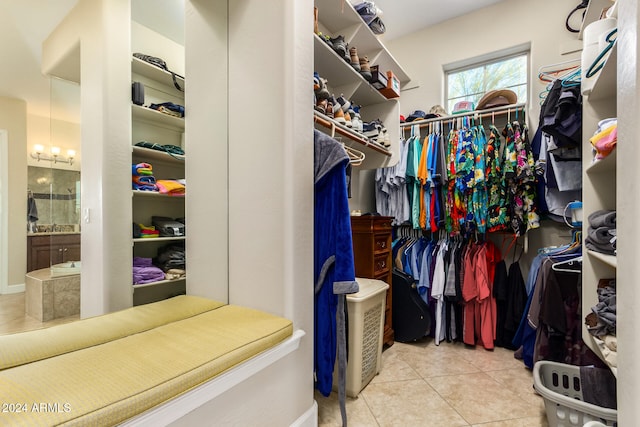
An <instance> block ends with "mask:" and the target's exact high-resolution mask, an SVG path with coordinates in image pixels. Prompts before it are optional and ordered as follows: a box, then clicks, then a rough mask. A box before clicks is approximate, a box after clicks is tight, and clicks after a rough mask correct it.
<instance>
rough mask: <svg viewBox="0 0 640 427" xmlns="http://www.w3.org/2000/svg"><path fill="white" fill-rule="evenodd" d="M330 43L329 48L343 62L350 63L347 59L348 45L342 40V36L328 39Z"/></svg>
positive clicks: (348, 58) (349, 59)
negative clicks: (330, 47) (331, 48)
mask: <svg viewBox="0 0 640 427" xmlns="http://www.w3.org/2000/svg"><path fill="white" fill-rule="evenodd" d="M329 41H330V42H331V46H332V47H333V50H334V51H335V52H336V53H337V54H338V55H340V56H341V57H342V58H343V59H344V60H345V61H347V62H350V61H351V58H350V57H349V44H348V43H347V42H346V41H345V40H344V36H341V35H339V36H337V37H334V38H331V39H329Z"/></svg>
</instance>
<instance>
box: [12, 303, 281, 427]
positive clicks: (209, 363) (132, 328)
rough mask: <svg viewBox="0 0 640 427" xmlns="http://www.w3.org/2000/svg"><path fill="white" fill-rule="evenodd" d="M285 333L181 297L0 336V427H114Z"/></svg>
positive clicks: (267, 322) (241, 312)
mask: <svg viewBox="0 0 640 427" xmlns="http://www.w3.org/2000/svg"><path fill="white" fill-rule="evenodd" d="M292 332H293V325H292V322H291V321H290V320H287V319H284V318H281V317H278V316H274V315H271V314H268V313H265V312H261V311H258V310H254V309H250V308H246V307H240V306H234V305H225V304H222V303H220V302H217V301H212V300H208V299H205V298H200V297H193V296H186V295H183V296H178V297H174V298H171V299H169V300H165V301H161V302H157V303H153V304H147V305H143V306H138V307H133V308H130V309H126V310H122V311H118V312H114V313H110V314H106V315H103V316H97V317H92V318H87V319H83V320H79V321H76V322H73V323H67V324H62V325H58V326H53V327H50V328H47V329H40V330H35V331H29V332H23V333H19V334H13V335H4V336H0V402H2V404H3V406H6V408H5V407H3V408H0V411H1V412H0V425H25V426H33V425H58V424H63V425H114V424H118V423H121V422H123V421H125V420H127V419H130V418H131V417H134V416H136V415H138V414H141V413H143V412H145V411H147V410H149V409H151V408H154V407H157V406H158V405H161V404H163V403H164V402H167V401H169V400H171V399H173V398H175V397H177V396H180V395H182V394H184V393H186V392H188V391H189V390H192V389H194V388H196V387H198V386H200V385H201V384H203V383H205V382H207V381H210V380H211V379H214V378H215V377H216V376H218V375H219V374H221V373H223V372H225V371H227V370H229V369H230V368H232V367H234V366H236V365H238V364H240V363H242V362H244V361H247V360H248V359H251V358H252V357H253V356H255V355H257V354H259V353H261V352H263V351H265V350H267V349H269V348H271V347H273V346H276V345H278V344H279V343H281V342H283V341H285V340H287V339H288V338H289V337H290V336H291V335H292ZM3 409H4V411H2V410H3Z"/></svg>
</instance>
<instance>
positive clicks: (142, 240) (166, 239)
mask: <svg viewBox="0 0 640 427" xmlns="http://www.w3.org/2000/svg"><path fill="white" fill-rule="evenodd" d="M176 240H187V236H178V237H135V238H134V239H133V243H152V242H171V241H176Z"/></svg>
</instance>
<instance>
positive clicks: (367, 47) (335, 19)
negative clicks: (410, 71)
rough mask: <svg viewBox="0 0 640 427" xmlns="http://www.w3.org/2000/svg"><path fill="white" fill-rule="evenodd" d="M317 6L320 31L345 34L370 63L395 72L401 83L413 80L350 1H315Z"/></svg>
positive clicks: (331, 34)
mask: <svg viewBox="0 0 640 427" xmlns="http://www.w3.org/2000/svg"><path fill="white" fill-rule="evenodd" d="M315 5H316V7H317V8H318V24H319V26H320V31H322V32H323V33H324V34H326V35H328V36H331V37H336V36H338V35H342V36H344V38H345V40H346V42H347V43H349V46H355V47H356V48H357V49H358V56H365V55H366V56H368V58H369V61H370V63H371V65H376V64H377V65H379V66H380V70H381V71H383V72H386V71H387V70H391V71H393V74H394V75H395V76H396V77H397V78H398V80H399V81H400V85H401V86H404V85H405V84H406V83H408V82H409V81H410V80H411V79H410V78H409V76H408V75H407V73H406V72H405V71H404V69H403V68H402V67H401V66H400V64H399V63H398V61H396V59H395V58H394V57H393V56H392V55H391V54H390V53H389V51H388V50H387V48H386V47H385V46H384V44H383V43H382V41H380V39H379V38H378V36H376V35H375V34H374V33H373V32H372V31H371V29H370V28H369V26H367V25H366V24H365V23H364V21H363V20H362V18H361V17H360V15H359V14H358V12H356V10H355V9H354V8H353V6H352V5H351V3H349V2H348V1H338V0H315ZM321 75H322V74H321Z"/></svg>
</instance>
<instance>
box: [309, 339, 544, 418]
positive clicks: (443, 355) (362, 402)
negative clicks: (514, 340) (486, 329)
mask: <svg viewBox="0 0 640 427" xmlns="http://www.w3.org/2000/svg"><path fill="white" fill-rule="evenodd" d="M532 385H533V377H532V374H531V371H529V370H528V369H526V368H525V367H524V364H523V363H522V362H521V361H520V360H516V359H514V358H513V352H512V351H509V350H505V349H503V348H496V349H495V350H494V351H486V350H484V349H482V348H476V349H470V348H468V347H465V346H464V345H463V344H461V343H455V344H454V343H441V344H440V345H439V346H436V345H435V344H434V343H433V341H432V340H431V339H425V340H424V341H421V342H418V343H412V344H403V343H399V342H396V343H395V344H394V345H393V346H391V347H389V348H387V349H386V350H384V351H383V353H382V370H381V372H380V374H378V375H377V376H376V377H374V378H373V380H371V382H370V383H369V384H368V385H367V386H366V387H365V389H364V390H363V391H362V392H361V393H360V395H359V396H358V398H356V399H353V398H349V397H348V398H347V420H348V424H349V426H351V427H356V426H366V427H369V426H372V427H374V426H375V427H377V426H380V427H383V426H403V427H404V426H425V427H440V426H441V427H454V426H482V427H547V426H548V424H547V419H546V414H545V410H544V402H543V399H542V397H540V396H539V395H537V394H535V392H534V391H533V388H532ZM315 397H316V401H317V402H318V425H319V426H322V427H332V426H340V425H341V424H342V422H341V418H340V409H339V407H338V398H337V393H335V392H334V393H331V395H330V396H329V397H328V398H327V397H324V396H322V395H321V394H320V393H318V392H317V391H316V396H315Z"/></svg>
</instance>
